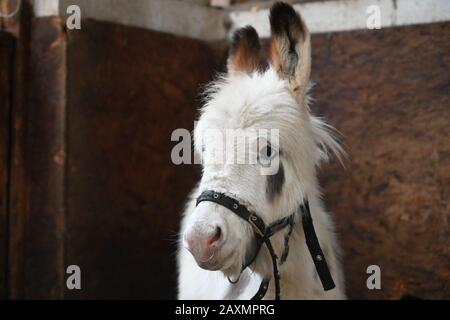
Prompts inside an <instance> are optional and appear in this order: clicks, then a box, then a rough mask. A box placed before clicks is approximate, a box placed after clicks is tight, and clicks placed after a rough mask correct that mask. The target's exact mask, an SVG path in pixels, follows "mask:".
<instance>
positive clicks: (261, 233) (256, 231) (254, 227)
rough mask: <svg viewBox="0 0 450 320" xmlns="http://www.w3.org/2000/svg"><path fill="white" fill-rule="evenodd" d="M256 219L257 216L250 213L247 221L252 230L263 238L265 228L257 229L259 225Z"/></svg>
mask: <svg viewBox="0 0 450 320" xmlns="http://www.w3.org/2000/svg"><path fill="white" fill-rule="evenodd" d="M257 220H258V217H257V216H256V215H255V214H254V213H252V214H250V217H249V219H248V222H249V223H250V224H251V226H252V228H253V231H255V233H256V234H258V235H259V236H261V238H264V236H265V234H266V229H265V228H264V230H261V229H259V227H258V226H257V225H256V223H255V222H256V221H257Z"/></svg>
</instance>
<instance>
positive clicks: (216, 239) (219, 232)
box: [207, 227, 222, 246]
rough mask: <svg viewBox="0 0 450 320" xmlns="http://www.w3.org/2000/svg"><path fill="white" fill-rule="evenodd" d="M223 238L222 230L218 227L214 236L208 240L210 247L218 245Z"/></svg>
mask: <svg viewBox="0 0 450 320" xmlns="http://www.w3.org/2000/svg"><path fill="white" fill-rule="evenodd" d="M221 237H222V229H220V227H216V229H215V231H214V234H213V236H212V237H210V238H209V239H208V242H207V244H208V245H209V246H212V245H214V244H217V243H218V242H219V240H220V238H221Z"/></svg>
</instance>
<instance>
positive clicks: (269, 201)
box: [178, 3, 345, 299]
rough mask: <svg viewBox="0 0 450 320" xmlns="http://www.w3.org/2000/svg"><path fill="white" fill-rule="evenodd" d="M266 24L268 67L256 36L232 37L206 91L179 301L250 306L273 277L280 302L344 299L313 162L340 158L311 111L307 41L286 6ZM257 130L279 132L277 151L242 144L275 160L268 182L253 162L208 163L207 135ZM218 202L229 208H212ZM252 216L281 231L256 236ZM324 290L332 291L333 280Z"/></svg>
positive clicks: (248, 31) (268, 294)
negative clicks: (223, 69)
mask: <svg viewBox="0 0 450 320" xmlns="http://www.w3.org/2000/svg"><path fill="white" fill-rule="evenodd" d="M270 24H271V38H270V47H269V50H268V51H269V59H268V61H269V63H268V64H267V63H266V64H264V59H263V55H262V50H261V46H260V41H259V38H258V35H257V33H256V31H255V29H253V28H252V27H250V26H248V27H246V28H243V29H240V30H238V31H236V33H235V34H234V37H233V42H232V44H231V49H230V53H229V58H228V73H227V74H226V75H224V76H223V77H222V78H221V79H219V80H217V81H215V82H214V83H213V84H212V85H211V86H210V88H209V90H208V92H207V96H206V102H205V105H204V107H203V108H202V110H201V116H200V118H199V121H198V123H197V126H196V128H195V130H194V139H195V140H194V141H195V143H194V145H195V152H197V153H198V154H203V155H204V162H207V163H208V164H204V166H203V174H202V179H201V181H200V183H199V184H198V186H197V187H196V188H195V190H194V191H193V192H192V194H191V196H190V200H189V201H188V203H187V207H186V210H185V212H184V218H183V221H182V224H181V234H180V247H179V252H178V272H179V275H178V298H179V299H250V298H252V297H254V295H255V294H257V296H256V297H255V298H262V297H263V296H264V298H266V299H270V298H275V297H276V293H277V292H276V291H277V290H276V289H277V288H276V285H277V281H276V280H277V279H279V282H278V285H279V287H280V288H281V299H344V298H345V289H344V279H343V274H342V267H341V264H340V261H339V260H340V259H339V251H340V250H339V245H338V242H337V239H336V236H335V234H334V226H333V222H332V219H331V217H330V215H329V214H328V213H327V212H326V211H325V209H324V207H323V205H322V202H321V198H320V188H319V184H318V179H317V176H316V170H317V167H318V165H319V163H320V162H321V161H322V160H324V159H328V152H327V151H331V152H332V153H334V154H336V155H337V156H338V158H340V156H341V154H342V153H343V151H342V149H341V147H340V146H339V144H338V143H337V142H336V140H335V139H334V138H333V135H332V132H333V129H332V128H331V127H330V126H328V125H327V124H325V123H324V122H322V121H321V120H320V119H318V118H317V117H314V116H313V115H312V114H311V112H310V110H309V107H308V96H307V92H308V88H309V76H310V69H311V49H310V36H309V33H308V30H307V28H306V27H305V25H304V23H303V21H302V20H301V18H300V16H299V14H298V13H297V12H296V11H295V10H294V9H293V8H292V7H291V6H290V5H288V4H285V3H276V4H275V5H274V6H273V7H272V8H271V11H270ZM262 128H265V129H273V128H275V129H278V130H279V139H278V145H277V144H276V143H277V142H274V141H270V139H267V141H266V144H263V143H260V140H261V139H259V140H258V139H257V140H258V141H254V140H252V141H250V142H249V144H250V146H249V148H248V150H252V148H253V150H256V152H259V155H258V159H260V158H264V159H269V160H271V161H272V160H275V158H276V160H277V161H278V170H277V171H276V173H275V174H272V175H263V174H261V170H260V169H261V168H260V166H261V165H260V163H259V162H257V163H256V164H255V163H248V164H236V163H231V164H230V163H228V162H225V163H222V164H220V163H218V162H214V161H206V159H205V158H208V157H210V158H211V157H214V156H215V155H216V154H217V153H214V152H208V150H209V149H212V148H214V147H217V145H221V144H217V143H214V142H212V140H211V139H210V140H208V137H205V135H207V134H208V133H207V132H208V129H215V130H216V131H222V132H224V131H225V130H227V129H240V130H241V132H246V131H248V130H250V129H262ZM203 142H204V143H203ZM246 150H247V149H246ZM227 152H229V150H227ZM233 152H234V151H233ZM248 152H250V151H248ZM209 160H211V159H209ZM205 191H206V193H208V192H210V193H209V198H208V199H206V200H207V201H200V202H198V203H197V201H196V199H197V198H198V197H199V196H200V195H201V194H202V193H203V192H205ZM211 192H212V193H211ZM212 194H213V195H214V196H211V195H212ZM219 195H220V197H221V199H222V200H223V201H225V202H226V201H228V206H227V205H226V204H224V203H219V202H215V201H214V200H215V197H218V196H219ZM207 197H208V195H207ZM308 203H309V208H310V211H309V210H307V211H308V212H307V211H306V210H304V209H305V205H307V204H308ZM233 206H235V207H233ZM238 206H239V207H240V208H241V207H242V208H243V209H242V210H243V211H239V210H241V209H236V208H238ZM299 208H301V210H299ZM309 208H308V209H309ZM234 209H236V210H234ZM249 212H250V213H252V212H253V213H255V215H254V216H253V219H254V221H255V222H258V221H259V220H261V221H263V224H265V225H266V226H269V225H270V224H271V223H273V222H274V221H278V222H279V221H282V222H285V223H284V224H283V225H282V227H283V228H282V229H281V230H277V231H276V232H273V235H272V234H260V233H259V231H260V230H259V229H258V228H257V227H256V226H255V224H253V223H251V221H250V219H249V221H245V220H244V219H246V216H245V214H247V213H249ZM309 212H310V215H311V216H312V221H314V223H313V226H314V227H315V232H316V233H315V234H314V231H312V233H313V235H311V232H310V231H311V230H309V231H308V230H307V229H311V222H309V224H308V222H306V224H305V221H304V219H305V214H309ZM283 218H285V219H283ZM290 218H292V219H290ZM280 219H282V220H280ZM309 221H311V220H309ZM278 222H277V223H278ZM302 222H303V223H302ZM261 229H262V228H261ZM268 229H269V228H268ZM313 230H314V229H313ZM262 231H263V232H264V230H262ZM308 232H309V234H308ZM267 233H269V232H267ZM315 235H317V238H316V243H314V238H315ZM265 236H267V237H270V236H271V237H270V241H271V244H272V245H273V252H272V254H271V252H270V250H269V248H268V247H269V246H268V245H267V246H264V244H266V242H264V241H265V240H267V239H268V238H267V237H266V238H265ZM317 239H318V240H319V241H318V242H317ZM260 240H261V241H260ZM261 242H263V245H261ZM309 242H311V243H312V244H311V246H312V248H310V247H309V244H310V243H309ZM319 242H320V246H319ZM288 248H290V249H289V255H288V257H287V258H286V256H285V254H286V253H287V252H285V251H287V249H288ZM317 250H319V251H317ZM282 256H284V257H283V258H282V259H280V257H282ZM272 258H273V260H274V261H275V262H274V263H273V261H272ZM315 259H316V260H315ZM245 267H246V268H245ZM324 268H325V269H326V270H325V271H324V270H323V269H324ZM275 272H276V273H278V274H274V273H275ZM327 272H329V273H328V276H330V275H331V277H332V280H331V282H333V280H334V284H335V286H334V285H333V284H332V285H331V287H329V288H327V290H325V289H324V287H325V286H326V284H324V282H323V279H322V277H325V278H327V277H326V276H327V275H326V273H327ZM324 273H325V275H324ZM265 280H267V281H265ZM325 282H328V286H329V285H330V283H329V282H330V277H328V280H327V279H325ZM266 290H267V291H266Z"/></svg>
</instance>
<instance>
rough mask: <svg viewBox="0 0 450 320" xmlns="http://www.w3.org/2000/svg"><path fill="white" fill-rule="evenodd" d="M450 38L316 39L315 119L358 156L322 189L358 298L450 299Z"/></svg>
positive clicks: (326, 177)
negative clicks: (370, 282) (376, 282)
mask: <svg viewBox="0 0 450 320" xmlns="http://www.w3.org/2000/svg"><path fill="white" fill-rule="evenodd" d="M449 37H450V23H443V24H433V25H423V26H414V27H407V28H395V29H386V30H380V31H358V32H348V33H340V34H332V35H315V36H313V46H312V47H313V48H314V56H313V72H312V75H313V80H315V81H317V83H318V85H317V86H316V87H315V89H314V90H313V95H314V97H315V98H316V99H317V100H316V102H315V103H314V106H313V109H314V110H315V111H316V113H317V112H318V113H319V114H322V115H325V116H326V117H327V118H328V119H329V121H330V122H331V123H332V124H333V125H334V126H335V127H336V128H338V129H339V130H340V132H341V133H342V134H343V136H344V141H345V144H346V148H347V151H348V153H349V160H348V161H347V162H346V167H347V169H346V170H343V169H342V168H341V167H340V166H339V165H338V164H336V163H335V164H333V165H331V166H328V167H327V168H326V170H324V171H323V172H322V184H323V187H324V191H325V194H324V199H325V201H326V204H327V207H328V209H329V210H330V211H332V212H333V213H334V215H335V217H336V222H337V225H338V229H339V233H340V239H341V241H342V244H343V249H344V253H345V257H344V261H345V271H346V277H347V283H348V293H349V295H350V297H351V298H360V299H364V298H370V299H372V298H388V299H398V298H402V297H404V296H405V295H409V296H414V297H418V298H446V299H448V298H450V265H449V262H450V246H449V244H450V234H449V233H450V228H449V215H450V100H449V99H450V98H449V80H450V75H449V70H450V56H449V52H450V42H449V41H448V39H449ZM371 264H376V265H379V266H380V267H381V271H382V290H380V291H377V290H374V291H370V290H368V289H367V288H366V279H367V277H368V275H367V274H366V268H367V266H369V265H371Z"/></svg>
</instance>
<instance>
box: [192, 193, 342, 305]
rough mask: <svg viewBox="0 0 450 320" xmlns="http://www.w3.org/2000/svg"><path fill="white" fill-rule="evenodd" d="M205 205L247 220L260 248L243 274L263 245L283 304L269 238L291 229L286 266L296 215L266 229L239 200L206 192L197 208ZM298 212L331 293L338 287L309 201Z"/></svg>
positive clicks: (264, 286) (258, 296)
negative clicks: (225, 210) (223, 209)
mask: <svg viewBox="0 0 450 320" xmlns="http://www.w3.org/2000/svg"><path fill="white" fill-rule="evenodd" d="M202 201H210V202H214V203H217V204H219V205H221V206H223V207H225V208H227V209H228V210H230V211H232V212H233V213H235V214H236V215H237V216H239V217H240V218H242V219H244V220H245V221H247V222H248V223H249V224H250V225H251V227H252V229H253V232H254V234H255V237H256V241H257V248H256V250H255V254H254V256H253V257H252V258H251V259H250V260H249V261H247V262H246V263H245V265H244V266H243V268H242V270H244V269H245V268H246V267H248V266H249V265H250V264H252V263H253V261H254V260H255V259H256V257H257V255H258V253H259V250H260V249H261V246H262V244H263V243H264V244H265V245H266V247H267V249H268V251H269V254H270V256H271V259H272V267H273V276H274V279H275V300H280V273H279V271H278V263H277V260H278V256H277V255H276V254H275V251H274V249H273V246H272V243H271V242H270V237H271V236H273V235H274V234H275V233H276V232H278V231H280V230H282V229H283V228H285V227H289V230H288V233H287V234H286V236H285V238H284V250H283V254H282V256H281V260H280V263H284V262H285V261H286V259H287V256H288V253H289V238H290V236H291V234H292V230H293V226H294V223H295V214H296V212H294V213H293V214H291V215H290V216H287V217H284V218H282V219H279V220H276V221H275V222H273V223H271V224H270V225H269V226H266V224H265V223H264V221H263V220H262V219H261V218H260V217H259V216H258V215H257V214H256V213H254V212H252V211H250V210H248V209H247V207H246V206H245V205H243V204H241V203H240V202H239V201H238V200H236V199H234V198H232V197H229V196H227V195H226V194H224V193H221V192H216V191H214V190H207V191H204V192H203V193H202V194H200V196H199V197H198V198H197V204H196V205H198V204H199V203H200V202H202ZM299 211H300V212H301V213H302V222H303V230H304V232H305V239H306V245H307V247H308V250H309V252H310V254H311V256H312V258H313V261H314V265H315V267H316V270H317V273H318V274H319V278H320V280H321V282H322V285H323V288H324V290H326V291H327V290H331V289H333V288H334V287H335V284H334V282H333V278H332V276H331V273H330V270H329V269H328V265H327V262H326V260H325V256H324V254H323V252H322V249H321V248H320V244H319V241H318V239H317V235H316V232H315V230H314V225H313V222H312V217H311V212H310V209H309V203H308V201H307V200H306V201H305V202H304V203H303V204H301V205H300V207H299ZM237 281H239V280H237ZM237 281H236V282H237ZM269 282H270V278H265V279H263V280H262V282H261V285H260V286H259V289H258V291H257V292H256V294H255V295H254V296H253V297H252V299H251V300H260V299H262V298H264V296H265V294H266V293H267V289H268V285H269Z"/></svg>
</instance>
